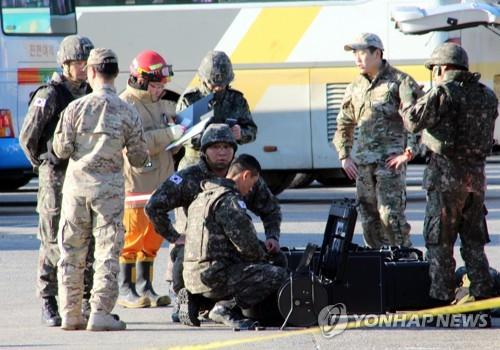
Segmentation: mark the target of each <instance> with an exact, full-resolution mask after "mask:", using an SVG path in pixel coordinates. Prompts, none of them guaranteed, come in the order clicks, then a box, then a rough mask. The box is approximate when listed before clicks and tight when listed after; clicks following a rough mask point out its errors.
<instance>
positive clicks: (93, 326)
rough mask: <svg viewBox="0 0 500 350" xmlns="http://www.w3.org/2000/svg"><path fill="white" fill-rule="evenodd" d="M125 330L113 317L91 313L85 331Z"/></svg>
mask: <svg viewBox="0 0 500 350" xmlns="http://www.w3.org/2000/svg"><path fill="white" fill-rule="evenodd" d="M126 328H127V324H126V323H125V322H123V321H118V320H116V319H115V318H114V317H113V315H111V314H109V313H106V312H92V313H91V314H90V318H89V321H88V323H87V330H88V331H94V332H100V331H121V330H124V329H126Z"/></svg>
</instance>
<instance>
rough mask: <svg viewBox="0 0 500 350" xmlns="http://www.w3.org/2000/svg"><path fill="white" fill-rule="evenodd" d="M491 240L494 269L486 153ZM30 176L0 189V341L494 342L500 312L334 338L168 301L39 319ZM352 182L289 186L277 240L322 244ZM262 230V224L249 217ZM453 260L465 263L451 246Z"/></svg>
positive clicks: (492, 178) (493, 207)
mask: <svg viewBox="0 0 500 350" xmlns="http://www.w3.org/2000/svg"><path fill="white" fill-rule="evenodd" d="M422 171H423V166H420V165H412V166H410V168H409V171H408V184H409V186H408V205H407V216H408V219H409V221H410V224H411V225H412V240H413V243H414V245H415V246H416V247H418V248H421V249H423V244H424V242H423V238H422V234H421V232H422V223H423V218H424V208H425V193H424V192H423V191H422V190H421V188H420V184H421V178H422ZM487 174H488V183H489V186H488V192H487V206H488V209H489V215H488V226H489V230H490V238H491V243H490V244H489V245H488V246H487V248H486V251H487V254H488V257H489V260H490V265H491V266H492V267H496V268H497V269H500V248H499V246H500V163H498V162H497V159H492V160H491V161H490V163H489V164H488V167H487ZM36 186H37V183H36V180H34V181H32V182H31V183H30V184H29V185H28V186H26V187H25V188H23V189H21V190H20V191H18V192H13V193H1V194H0V271H1V272H2V277H3V278H2V282H1V283H0V306H1V308H0V310H1V312H0V349H2V348H5V349H169V348H181V349H185V348H193V347H189V346H193V345H198V347H197V348H198V349H219V348H224V349H280V348H283V349H285V348H294V349H334V348H341V349H471V348H479V349H499V348H500V332H499V327H500V322H499V321H500V320H498V319H494V322H493V325H494V327H493V328H491V329H463V328H459V329H456V328H452V329H442V328H439V329H437V328H429V327H426V328H422V327H417V326H412V327H397V328H387V327H375V326H373V327H369V328H363V329H350V330H346V331H345V332H343V333H342V334H340V335H338V336H335V337H333V338H325V337H324V336H322V335H321V333H320V332H319V330H318V329H306V330H299V329H297V328H287V329H286V330H285V331H279V330H278V329H276V328H274V329H273V328H268V329H266V330H260V331H240V332H234V331H233V330H229V329H227V328H225V327H223V326H221V325H217V324H214V323H209V322H207V323H203V324H202V326H201V327H200V328H196V329H195V328H189V327H185V326H182V325H179V324H174V323H172V322H171V320H170V313H171V307H165V308H149V309H135V310H131V309H124V308H121V307H118V306H117V307H116V308H115V310H114V312H116V313H118V314H119V315H120V317H121V319H123V320H124V321H125V322H126V323H127V330H126V331H123V332H103V333H97V332H95V333H93V332H87V331H75V332H65V331H62V330H60V329H58V328H47V327H44V326H42V325H41V324H40V304H39V301H38V299H37V298H36V291H35V281H36V266H37V252H38V247H39V241H38V240H37V238H36V225H37V220H38V217H37V215H36V213H35V210H34V209H35V204H36ZM353 196H354V188H352V187H340V188H324V187H319V186H318V185H317V184H315V185H314V184H313V186H311V187H308V188H306V189H293V190H287V191H285V192H284V193H283V194H281V195H280V196H279V199H280V201H281V204H282V211H283V223H282V238H281V244H282V245H286V246H289V247H293V246H295V247H303V246H305V245H306V243H307V242H313V243H317V244H321V241H322V237H323V231H324V229H325V224H326V218H327V215H328V210H329V203H330V202H331V200H332V199H333V198H344V197H351V198H352V197H353ZM255 224H256V228H257V230H258V232H259V235H260V236H261V237H263V227H262V224H261V222H260V220H258V218H255ZM354 241H355V242H357V243H362V235H361V228H360V225H359V224H358V225H357V226H356V229H355V236H354ZM167 250H168V247H167V245H166V244H164V246H163V247H162V248H161V249H160V251H159V254H158V257H157V259H156V261H155V268H156V269H155V281H154V284H155V288H156V290H157V291H159V292H162V293H165V292H166V291H167V284H166V283H165V281H164V278H163V277H164V273H165V268H166V261H167V258H168V256H167ZM455 256H456V258H457V266H460V265H462V264H463V262H462V261H461V259H460V257H459V250H458V248H456V249H455Z"/></svg>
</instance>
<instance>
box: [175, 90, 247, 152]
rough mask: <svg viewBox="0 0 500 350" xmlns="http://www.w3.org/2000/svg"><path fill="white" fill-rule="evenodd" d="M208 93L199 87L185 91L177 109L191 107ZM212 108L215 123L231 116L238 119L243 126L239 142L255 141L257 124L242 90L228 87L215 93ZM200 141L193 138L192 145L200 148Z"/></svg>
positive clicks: (222, 121)
mask: <svg viewBox="0 0 500 350" xmlns="http://www.w3.org/2000/svg"><path fill="white" fill-rule="evenodd" d="M208 94H209V92H206V93H205V92H204V91H203V90H202V89H198V88H196V89H194V90H189V91H187V92H185V93H184V94H183V95H182V97H181V98H180V100H179V102H178V104H177V111H181V110H183V109H185V108H187V107H189V106H190V105H192V104H193V103H195V102H196V101H198V100H200V99H202V98H203V97H205V96H207V95H208ZM211 108H212V109H213V111H214V117H213V120H212V122H213V123H225V122H226V119H229V118H232V119H236V123H237V124H238V125H239V126H240V127H241V139H240V140H238V143H239V144H245V143H249V142H253V141H255V138H256V137H257V125H256V124H255V122H254V121H253V118H252V114H251V113H250V108H249V107H248V103H247V100H246V99H245V97H244V96H243V94H242V93H241V92H239V91H238V90H234V89H231V88H227V89H226V90H224V91H223V92H220V93H216V94H214V99H213V100H212V102H211ZM199 142H200V140H199V138H193V140H192V144H191V147H192V148H194V149H195V150H199V149H200V143H199Z"/></svg>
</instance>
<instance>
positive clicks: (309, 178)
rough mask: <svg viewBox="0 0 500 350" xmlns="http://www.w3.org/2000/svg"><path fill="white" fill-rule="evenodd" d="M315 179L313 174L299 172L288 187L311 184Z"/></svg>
mask: <svg viewBox="0 0 500 350" xmlns="http://www.w3.org/2000/svg"><path fill="white" fill-rule="evenodd" d="M313 181H314V175H313V174H307V173H297V175H295V177H294V178H293V180H292V182H291V183H290V186H288V188H304V187H307V186H309V185H310V184H311V183H312V182H313Z"/></svg>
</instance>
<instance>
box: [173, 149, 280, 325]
mask: <svg viewBox="0 0 500 350" xmlns="http://www.w3.org/2000/svg"><path fill="white" fill-rule="evenodd" d="M260 171H261V169H260V164H259V162H258V161H257V160H256V159H255V158H254V157H252V156H250V155H247V154H242V155H240V156H239V157H238V158H236V159H235V160H234V161H233V163H232V164H231V166H230V167H229V171H228V173H227V175H226V177H225V178H214V179H210V180H206V181H203V182H202V185H201V187H202V190H203V192H202V193H200V194H199V195H198V197H197V198H196V200H194V202H193V203H192V204H191V206H190V207H189V209H188V216H187V218H188V219H187V220H188V221H187V229H186V243H185V255H184V272H183V276H184V283H185V286H186V288H185V289H182V290H181V291H180V292H179V304H180V310H179V318H180V320H181V322H182V323H184V324H186V325H191V326H199V321H198V318H197V316H198V309H199V300H200V295H201V296H203V297H205V298H208V299H211V300H214V301H219V300H228V299H229V300H233V301H234V303H235V304H236V305H237V306H239V307H240V308H242V309H247V308H250V307H252V306H254V305H256V304H258V303H259V302H261V301H263V300H264V299H266V298H267V297H268V296H270V295H271V294H272V293H274V292H276V291H277V290H278V288H279V287H280V286H281V285H282V284H283V282H284V281H285V280H286V278H287V271H286V269H285V268H283V267H281V266H276V265H272V264H271V263H269V262H267V261H266V260H265V255H266V252H265V251H264V249H263V247H262V245H261V244H260V242H259V240H258V239H257V233H256V231H255V228H254V226H253V223H252V220H251V218H250V217H249V215H248V213H247V210H246V205H245V202H244V201H243V197H242V196H244V195H246V194H248V193H249V192H250V191H251V189H252V187H253V186H254V185H255V183H256V182H257V180H258V179H259V173H260ZM195 294H196V295H195ZM226 310H227V312H218V310H217V307H215V308H213V309H212V310H211V311H210V315H209V317H210V318H211V319H213V320H215V321H218V322H220V323H224V324H226V325H228V326H231V327H235V328H248V327H251V325H252V324H253V323H254V322H253V321H252V320H248V319H244V318H242V317H241V316H238V314H237V313H235V312H232V311H231V310H233V309H226Z"/></svg>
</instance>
